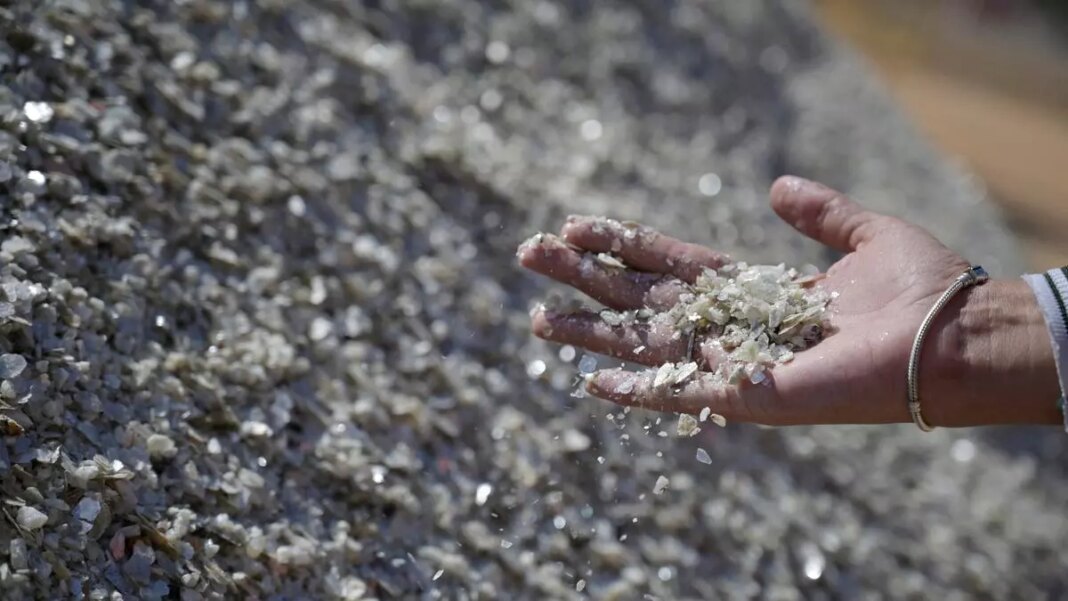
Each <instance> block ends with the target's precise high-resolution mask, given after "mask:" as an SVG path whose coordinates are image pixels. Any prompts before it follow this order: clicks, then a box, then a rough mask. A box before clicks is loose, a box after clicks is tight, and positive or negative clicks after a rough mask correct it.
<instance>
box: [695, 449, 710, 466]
mask: <svg viewBox="0 0 1068 601" xmlns="http://www.w3.org/2000/svg"><path fill="white" fill-rule="evenodd" d="M697 460H698V461H700V462H701V463H704V464H705V465H711V464H712V458H711V457H709V456H708V451H706V450H704V449H697Z"/></svg>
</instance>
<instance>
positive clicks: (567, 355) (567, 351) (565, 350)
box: [560, 344, 575, 363]
mask: <svg viewBox="0 0 1068 601" xmlns="http://www.w3.org/2000/svg"><path fill="white" fill-rule="evenodd" d="M560 360H561V361H566V362H569V363H570V362H571V361H574V360H575V347H573V346H571V345H570V344H565V345H564V346H562V347H560Z"/></svg>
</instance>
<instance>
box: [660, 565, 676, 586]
mask: <svg viewBox="0 0 1068 601" xmlns="http://www.w3.org/2000/svg"><path fill="white" fill-rule="evenodd" d="M674 575H675V570H673V569H672V568H671V566H664V567H662V568H660V569H659V570H657V571H656V577H657V578H659V579H660V580H662V581H664V582H667V581H668V580H671V578H672V576H674Z"/></svg>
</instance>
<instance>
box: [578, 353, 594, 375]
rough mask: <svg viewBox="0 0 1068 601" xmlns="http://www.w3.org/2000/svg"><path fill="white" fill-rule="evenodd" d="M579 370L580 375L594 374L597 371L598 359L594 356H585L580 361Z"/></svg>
mask: <svg viewBox="0 0 1068 601" xmlns="http://www.w3.org/2000/svg"><path fill="white" fill-rule="evenodd" d="M578 370H579V373H580V374H592V373H593V372H595V371H597V359H596V358H594V357H593V356H592V355H583V356H582V359H580V360H579V364H578Z"/></svg>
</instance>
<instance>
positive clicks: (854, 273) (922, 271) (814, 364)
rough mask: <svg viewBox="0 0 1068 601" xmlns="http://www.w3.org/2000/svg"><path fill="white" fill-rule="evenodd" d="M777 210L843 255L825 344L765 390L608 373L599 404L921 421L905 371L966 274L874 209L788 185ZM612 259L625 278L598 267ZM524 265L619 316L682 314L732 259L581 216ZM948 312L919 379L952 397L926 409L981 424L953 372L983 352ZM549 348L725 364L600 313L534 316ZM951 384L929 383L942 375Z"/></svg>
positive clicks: (793, 418)
mask: <svg viewBox="0 0 1068 601" xmlns="http://www.w3.org/2000/svg"><path fill="white" fill-rule="evenodd" d="M771 199H772V207H773V208H774V210H775V211H776V212H777V213H778V214H779V216H780V217H782V218H783V219H784V220H785V221H787V222H788V223H789V224H790V225H792V226H793V227H795V228H796V229H798V230H799V231H801V232H802V233H804V234H805V235H807V236H809V237H811V238H814V239H816V240H818V241H819V242H822V243H823V244H826V245H828V246H830V247H832V248H835V249H837V250H839V251H842V252H844V253H846V254H845V256H844V257H843V258H842V259H841V260H840V261H838V262H837V263H835V264H834V265H832V266H831V267H830V269H828V271H827V273H826V274H825V276H826V277H824V278H822V279H821V280H820V281H819V282H818V283H817V284H816V285H818V286H823V287H825V288H827V289H828V290H831V291H834V292H837V293H838V294H837V296H836V298H835V300H833V301H832V302H831V304H830V306H829V310H828V319H827V321H828V325H829V326H830V327H829V331H828V336H827V337H826V339H825V340H824V341H823V342H821V343H819V344H817V345H816V346H814V347H812V348H810V349H808V350H806V351H803V352H800V353H798V354H797V355H796V357H795V358H794V360H793V361H791V362H789V363H786V364H783V365H777V366H775V367H774V369H773V370H772V371H771V377H770V378H768V379H767V380H765V381H764V382H763V383H761V384H749V383H748V382H746V383H743V384H741V385H737V386H730V385H724V384H722V382H721V381H720V380H717V379H716V378H713V377H712V376H711V374H709V373H702V374H701V375H700V376H699V377H696V378H694V379H692V380H690V381H689V382H688V383H686V384H684V385H682V386H680V387H676V388H668V387H653V386H652V378H651V376H650V375H648V374H636V373H633V372H628V371H624V370H621V369H609V370H603V371H599V372H597V373H596V374H594V375H593V376H592V377H591V378H590V379H589V382H588V385H587V389H588V390H589V391H590V393H592V394H594V395H596V396H598V397H601V398H605V399H608V400H611V401H615V402H617V403H620V404H623V405H632V406H642V407H647V408H651V409H658V410H665V411H680V412H688V413H697V412H699V411H700V410H701V409H703V408H704V407H710V408H711V410H712V411H713V412H714V413H719V414H722V415H724V416H725V417H727V418H728V419H735V420H740V421H751V422H759V423H767V424H780V425H783V424H830V423H889V422H902V421H909V415H908V411H907V407H906V402H905V397H906V394H905V386H906V383H905V371H906V366H907V362H908V353H909V348H910V346H911V343H912V340H913V337H914V336H915V334H916V331H917V328H918V327H919V324H920V322H921V321H922V320H923V317H924V315H925V313H926V312H927V310H928V309H930V307H931V306H932V305H933V304H934V302H935V299H937V297H938V296H939V295H940V294H941V293H942V292H943V291H944V290H945V289H946V288H947V287H948V286H949V284H950V283H952V281H953V280H954V278H956V277H957V276H958V275H960V273H961V272H962V271H964V270H965V269H966V268H967V267H968V263H967V262H966V261H964V259H962V258H961V257H960V256H959V255H957V254H956V253H954V252H952V251H950V250H949V249H947V248H946V247H944V246H943V245H942V244H940V243H939V242H938V241H937V240H936V239H935V238H933V237H932V236H931V235H930V234H928V233H927V232H926V231H924V230H923V229H921V228H919V227H917V226H914V225H911V224H909V223H907V222H904V221H901V220H899V219H895V218H892V217H887V216H883V215H878V214H875V213H872V212H869V211H865V210H864V209H862V208H861V207H860V206H859V205H857V204H856V203H854V202H852V201H850V200H849V199H847V198H846V197H844V196H843V195H841V194H839V193H837V192H835V191H833V190H831V189H829V188H827V187H825V186H822V185H820V184H816V183H814V182H809V181H807V180H803V179H800V178H793V177H784V178H781V179H780V180H779V181H777V182H776V183H775V185H774V186H773V187H772V191H771ZM598 253H613V255H614V256H617V257H619V258H620V259H622V261H623V262H624V263H625V264H626V269H619V268H618V267H613V266H611V265H605V264H602V263H601V262H598V261H596V260H593V259H592V257H593V256H594V255H596V254H598ZM519 260H520V263H521V264H522V265H523V266H524V267H527V268H529V269H532V270H534V271H537V272H539V273H542V274H545V275H547V276H549V277H552V278H553V279H556V280H558V281H560V282H562V283H565V284H568V285H570V286H573V287H575V288H577V289H579V290H581V291H582V292H584V293H586V294H587V295H589V296H591V297H592V298H594V299H595V300H597V301H599V302H601V303H603V304H604V305H606V306H608V307H610V308H613V309H619V310H632V309H640V308H642V307H649V308H651V309H654V310H657V311H662V310H664V309H667V308H669V307H671V306H672V305H674V304H675V302H676V301H677V299H678V297H679V295H680V294H681V293H683V292H685V291H686V290H687V285H686V284H687V283H689V282H693V281H694V279H695V278H696V277H697V275H698V274H700V273H701V271H702V270H703V269H704V268H705V267H712V268H715V267H718V266H720V265H722V264H723V263H725V262H726V261H727V260H728V259H727V257H725V256H724V255H722V254H720V253H717V252H715V251H713V250H710V249H708V248H705V247H703V246H698V245H693V244H687V243H684V242H680V241H678V240H675V239H673V238H670V237H668V236H665V235H663V234H660V233H658V232H655V231H653V230H651V229H649V228H646V227H644V226H637V225H633V224H621V223H619V222H615V221H606V220H603V219H596V218H589V217H572V218H569V220H568V222H567V223H566V224H565V225H564V227H563V229H562V231H561V235H560V237H559V238H556V237H552V236H546V237H543V238H541V239H539V240H536V241H533V242H531V243H528V244H526V245H524V246H523V247H521V248H520V251H519ZM959 311H960V307H959V306H958V307H954V306H952V305H951V306H950V307H949V308H948V309H947V310H946V311H945V312H944V313H943V315H942V316H941V317H940V318H939V322H941V323H939V322H936V330H937V331H938V334H937V335H936V336H933V338H932V340H930V341H929V346H928V348H926V349H925V351H924V353H925V355H924V357H925V358H924V362H923V363H922V365H923V367H922V368H921V372H920V377H921V380H924V381H927V380H929V381H930V386H929V388H928V389H927V392H928V393H929V394H931V395H936V396H939V397H940V398H941V399H944V401H943V402H941V403H940V404H939V405H937V406H933V407H930V408H927V407H925V412H927V416H928V419H929V421H931V422H932V423H935V424H938V425H966V424H968V423H972V422H975V423H981V422H982V420H983V416H982V415H981V414H969V412H968V411H962V410H960V409H961V408H960V407H958V406H957V405H959V404H960V403H961V402H963V400H962V399H961V398H960V397H961V396H962V395H961V394H959V392H958V391H956V390H955V388H954V386H953V385H952V380H953V378H952V371H953V369H954V366H955V365H956V364H957V363H959V362H960V360H961V358H962V357H963V356H965V355H967V354H968V353H969V352H971V350H970V349H966V348H964V346H963V345H964V342H963V337H962V336H960V335H959V332H956V331H955V329H954V327H953V323H954V315H955V312H959ZM532 328H533V331H534V333H535V334H536V335H538V336H539V337H542V338H545V339H548V340H553V341H557V342H561V343H566V344H573V345H576V346H579V347H582V348H585V349H588V350H590V351H593V352H597V353H602V354H606V355H610V356H613V357H618V358H620V359H626V360H628V361H634V362H638V363H643V364H646V365H650V366H656V365H659V364H661V363H664V362H667V361H681V360H689V358H693V359H696V360H698V363H699V364H700V365H702V367H703V368H704V369H706V370H708V369H712V368H713V367H714V366H715V365H716V364H717V363H718V362H719V361H720V360H721V358H722V353H723V351H722V350H721V349H720V347H719V345H717V344H716V343H715V341H714V340H712V339H698V340H697V341H696V344H695V348H694V349H693V351H692V355H690V357H688V356H687V353H688V352H690V349H689V348H688V340H686V339H684V338H683V337H679V336H677V335H676V334H675V331H674V327H673V325H672V324H671V323H669V322H668V320H667V318H666V317H663V316H660V317H653V318H652V319H650V320H648V321H645V322H636V323H632V324H630V325H617V326H614V327H613V326H610V325H609V324H608V323H606V322H605V321H604V320H603V319H602V318H601V317H600V316H599V315H598V314H597V313H596V312H594V311H585V310H582V311H562V310H557V309H551V308H546V307H540V308H538V309H537V310H535V311H534V313H533V314H532ZM934 371H939V372H948V373H950V376H951V377H948V378H946V377H938V378H930V377H925V375H926V376H929V375H930V372H934Z"/></svg>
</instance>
